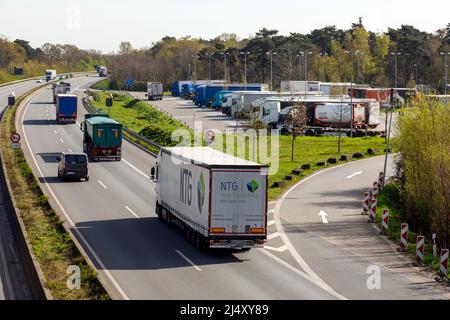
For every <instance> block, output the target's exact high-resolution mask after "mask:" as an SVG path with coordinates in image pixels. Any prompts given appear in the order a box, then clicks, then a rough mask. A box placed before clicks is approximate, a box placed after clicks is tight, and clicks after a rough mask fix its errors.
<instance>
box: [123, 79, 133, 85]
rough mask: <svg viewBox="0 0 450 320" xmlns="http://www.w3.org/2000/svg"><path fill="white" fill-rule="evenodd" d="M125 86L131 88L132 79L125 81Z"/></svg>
mask: <svg viewBox="0 0 450 320" xmlns="http://www.w3.org/2000/svg"><path fill="white" fill-rule="evenodd" d="M125 83H126V85H127V86H132V85H133V84H134V80H133V79H131V78H130V79H127V81H125Z"/></svg>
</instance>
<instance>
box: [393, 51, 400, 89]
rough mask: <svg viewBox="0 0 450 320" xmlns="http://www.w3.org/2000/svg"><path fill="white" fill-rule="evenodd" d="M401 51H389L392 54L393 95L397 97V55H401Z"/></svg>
mask: <svg viewBox="0 0 450 320" xmlns="http://www.w3.org/2000/svg"><path fill="white" fill-rule="evenodd" d="M401 54H402V53H401V52H391V55H392V56H394V68H395V71H394V86H395V88H394V97H397V88H398V68H397V65H398V57H399V56H401Z"/></svg>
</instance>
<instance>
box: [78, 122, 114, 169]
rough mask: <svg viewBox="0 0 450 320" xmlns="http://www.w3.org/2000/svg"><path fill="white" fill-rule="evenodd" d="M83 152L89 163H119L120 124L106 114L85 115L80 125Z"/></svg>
mask: <svg viewBox="0 0 450 320" xmlns="http://www.w3.org/2000/svg"><path fill="white" fill-rule="evenodd" d="M81 130H82V131H83V152H85V153H86V154H87V155H88V157H89V159H90V160H91V161H120V160H121V158H122V124H120V123H119V122H117V121H115V120H113V119H111V118H109V116H108V115H106V114H86V115H85V120H84V122H83V123H82V124H81Z"/></svg>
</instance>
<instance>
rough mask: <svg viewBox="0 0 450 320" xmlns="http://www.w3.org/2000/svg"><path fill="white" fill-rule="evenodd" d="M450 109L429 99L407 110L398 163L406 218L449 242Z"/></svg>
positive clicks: (401, 127)
mask: <svg viewBox="0 0 450 320" xmlns="http://www.w3.org/2000/svg"><path fill="white" fill-rule="evenodd" d="M449 123H450V108H449V107H448V106H446V105H443V104H440V103H439V102H436V101H432V100H431V99H425V100H422V101H421V102H418V103H414V104H413V105H412V107H411V108H408V109H406V110H404V112H403V115H402V116H401V117H400V119H399V138H398V147H399V151H400V155H401V156H400V157H399V160H398V163H397V166H398V175H399V178H400V181H401V186H402V190H401V195H402V197H403V199H404V202H405V207H404V217H402V218H404V219H406V220H407V221H408V222H409V223H410V224H411V225H412V227H413V228H414V229H415V230H417V231H418V232H421V233H423V234H425V235H427V236H430V235H431V234H432V233H436V234H437V235H438V242H439V244H440V246H441V247H447V248H448V245H449V223H448V221H449V216H450V131H449V130H448V124H449Z"/></svg>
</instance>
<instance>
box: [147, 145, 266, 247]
mask: <svg viewBox="0 0 450 320" xmlns="http://www.w3.org/2000/svg"><path fill="white" fill-rule="evenodd" d="M267 174H268V166H264V165H261V164H258V163H255V162H250V161H246V160H242V159H239V158H236V157H234V156H231V155H227V154H225V153H222V152H219V151H216V150H214V149H212V148H209V147H175V148H162V149H161V152H160V153H159V155H158V158H157V163H156V166H155V167H154V168H152V170H151V179H152V180H153V181H154V182H155V184H156V206H155V208H156V214H157V215H158V217H159V218H160V219H161V220H165V221H166V222H167V224H168V225H169V226H173V225H179V226H180V227H181V228H182V229H183V230H184V231H185V234H186V237H187V239H188V241H189V242H191V243H192V244H193V245H194V246H195V247H197V248H199V249H205V248H222V249H237V250H250V249H251V248H255V247H262V246H263V245H264V242H265V240H266V238H267V184H268V182H267V181H268V180H267V179H268V176H267Z"/></svg>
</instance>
